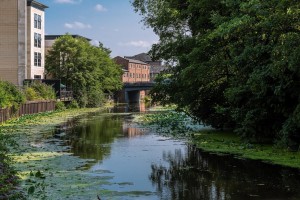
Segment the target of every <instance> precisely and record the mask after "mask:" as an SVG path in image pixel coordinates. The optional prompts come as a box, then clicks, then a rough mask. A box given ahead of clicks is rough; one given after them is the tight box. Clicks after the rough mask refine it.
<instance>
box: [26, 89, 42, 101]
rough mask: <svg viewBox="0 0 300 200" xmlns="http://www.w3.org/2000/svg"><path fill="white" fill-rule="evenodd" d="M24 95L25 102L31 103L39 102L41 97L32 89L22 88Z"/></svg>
mask: <svg viewBox="0 0 300 200" xmlns="http://www.w3.org/2000/svg"><path fill="white" fill-rule="evenodd" d="M23 91H24V94H25V97H26V100H27V101H33V100H40V99H41V97H40V96H39V95H38V93H37V92H36V91H35V90H34V89H33V88H32V87H25V88H24V90H23Z"/></svg>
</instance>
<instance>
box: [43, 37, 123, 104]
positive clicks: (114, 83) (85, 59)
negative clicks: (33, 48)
mask: <svg viewBox="0 0 300 200" xmlns="http://www.w3.org/2000/svg"><path fill="white" fill-rule="evenodd" d="M45 67H46V71H47V73H49V74H51V76H52V77H53V78H56V79H60V80H61V81H62V83H63V84H65V85H66V86H67V87H71V88H72V90H73V93H74V98H75V99H76V100H77V101H78V103H79V104H80V106H82V107H84V106H86V105H88V106H99V104H101V103H102V102H103V93H104V92H112V91H114V90H118V89H120V88H121V86H122V85H121V80H120V77H121V73H122V71H121V69H120V68H119V67H118V66H117V65H116V64H115V63H114V62H113V61H112V60H111V59H110V57H109V53H108V51H107V50H105V49H104V47H103V46H102V47H101V46H100V47H95V46H92V45H91V44H90V43H89V42H88V41H87V40H85V39H83V38H73V37H72V36H71V35H68V34H67V35H64V36H61V37H59V38H58V39H56V40H55V42H54V44H53V46H52V49H51V50H50V51H49V52H48V54H47V56H46V65H45Z"/></svg>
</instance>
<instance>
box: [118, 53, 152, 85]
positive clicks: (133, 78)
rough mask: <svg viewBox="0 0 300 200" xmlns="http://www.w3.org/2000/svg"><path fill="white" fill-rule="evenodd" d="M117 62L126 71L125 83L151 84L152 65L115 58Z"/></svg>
mask: <svg viewBox="0 0 300 200" xmlns="http://www.w3.org/2000/svg"><path fill="white" fill-rule="evenodd" d="M114 60H115V62H116V63H117V64H119V65H121V67H122V69H124V70H125V72H124V74H123V76H122V82H123V83H135V82H149V81H150V65H149V64H147V63H140V62H134V60H131V59H130V60H128V59H125V58H122V57H120V56H118V57H116V58H114Z"/></svg>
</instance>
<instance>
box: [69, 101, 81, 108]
mask: <svg viewBox="0 0 300 200" xmlns="http://www.w3.org/2000/svg"><path fill="white" fill-rule="evenodd" d="M68 108H79V104H78V103H77V101H76V100H73V101H72V102H71V103H70V104H69V105H68Z"/></svg>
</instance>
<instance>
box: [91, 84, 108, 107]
mask: <svg viewBox="0 0 300 200" xmlns="http://www.w3.org/2000/svg"><path fill="white" fill-rule="evenodd" d="M104 101H105V97H104V94H103V91H102V90H101V89H100V88H97V87H95V88H91V90H90V91H89V92H88V104H87V107H91V108H96V107H100V106H101V105H103V103H104Z"/></svg>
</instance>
